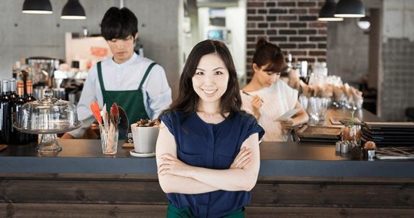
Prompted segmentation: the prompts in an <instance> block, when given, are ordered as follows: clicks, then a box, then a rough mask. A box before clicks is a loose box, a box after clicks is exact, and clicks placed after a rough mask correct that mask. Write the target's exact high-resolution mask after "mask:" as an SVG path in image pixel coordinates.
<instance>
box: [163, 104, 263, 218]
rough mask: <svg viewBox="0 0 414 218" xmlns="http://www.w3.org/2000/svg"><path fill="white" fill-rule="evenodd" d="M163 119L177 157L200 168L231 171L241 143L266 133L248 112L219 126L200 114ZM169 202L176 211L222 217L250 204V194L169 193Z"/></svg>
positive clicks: (239, 192)
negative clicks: (252, 136)
mask: <svg viewBox="0 0 414 218" xmlns="http://www.w3.org/2000/svg"><path fill="white" fill-rule="evenodd" d="M160 118H161V120H162V121H163V122H164V124H165V125H166V126H167V128H168V129H169V131H170V132H171V133H172V134H173V135H174V138H175V142H176V144H177V157H178V159H180V160H181V161H183V162H185V163H187V164H189V165H192V166H197V167H204V168H210V169H229V168H230V165H231V163H233V160H234V158H235V157H236V156H237V154H238V153H239V151H240V147H241V145H242V143H243V142H244V141H245V140H246V139H247V138H248V137H249V136H250V135H252V134H254V133H259V139H260V138H261V137H262V136H263V135H264V130H263V128H262V127H261V126H259V125H258V123H257V121H256V119H255V118H254V117H253V116H252V115H250V114H247V113H245V112H239V113H234V114H231V115H230V116H229V117H227V118H226V119H225V120H224V121H222V122H220V123H218V124H209V123H206V122H204V121H203V120H201V118H200V117H199V116H198V115H197V113H192V114H190V115H188V116H184V114H183V113H181V112H169V113H167V114H164V115H162V116H161V117H160ZM167 197H168V200H169V203H171V204H172V205H173V206H175V207H177V208H185V207H188V208H189V209H190V210H191V212H192V213H193V215H194V216H196V217H222V216H225V215H226V214H229V213H231V212H233V211H236V210H239V209H241V208H243V207H244V206H246V205H247V204H248V203H249V202H250V198H251V195H250V192H246V191H222V190H219V191H214V192H208V193H203V194H179V193H170V194H167Z"/></svg>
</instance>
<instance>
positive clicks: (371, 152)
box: [367, 149, 375, 161]
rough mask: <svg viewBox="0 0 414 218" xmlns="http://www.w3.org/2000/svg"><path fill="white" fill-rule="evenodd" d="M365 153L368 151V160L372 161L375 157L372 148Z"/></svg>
mask: <svg viewBox="0 0 414 218" xmlns="http://www.w3.org/2000/svg"><path fill="white" fill-rule="evenodd" d="M367 153H368V160H369V161H373V160H374V157H375V150H374V149H372V150H368V151H367Z"/></svg>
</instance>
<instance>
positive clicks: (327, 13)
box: [318, 0, 344, 21]
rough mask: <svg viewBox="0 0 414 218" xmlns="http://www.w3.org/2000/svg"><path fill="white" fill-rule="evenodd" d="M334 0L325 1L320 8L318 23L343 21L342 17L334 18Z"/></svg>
mask: <svg viewBox="0 0 414 218" xmlns="http://www.w3.org/2000/svg"><path fill="white" fill-rule="evenodd" d="M335 8H336V3H335V0H326V2H325V4H324V5H323V6H322V8H321V10H320V11H319V17H318V20H319V21H343V20H344V18H342V17H335V16H334V15H335Z"/></svg>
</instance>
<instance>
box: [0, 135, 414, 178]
mask: <svg viewBox="0 0 414 218" xmlns="http://www.w3.org/2000/svg"><path fill="white" fill-rule="evenodd" d="M59 143H60V144H61V146H62V148H63V149H62V151H61V152H59V153H58V154H57V155H56V156H54V157H52V156H39V154H38V153H37V152H36V150H35V147H33V146H15V147H14V146H9V148H7V149H6V150H4V151H3V152H0V162H1V163H2V167H0V174H15V175H18V174H27V173H32V174H108V175H109V174H112V175H115V176H117V177H119V176H124V177H140V178H143V177H145V178H150V179H156V178H157V174H156V172H157V171H156V164H155V158H154V157H152V158H136V157H131V156H130V155H129V150H130V149H123V148H121V146H119V148H118V153H117V155H116V156H114V157H109V156H104V155H103V154H102V153H101V147H100V141H99V140H80V139H75V140H74V139H60V140H59ZM260 151H261V167H260V175H259V179H260V180H267V179H275V178H279V177H280V178H282V177H283V178H288V177H324V178H332V179H338V178H341V179H345V180H346V179H353V178H358V177H366V178H376V177H382V178H390V179H403V178H411V179H412V178H414V170H413V169H412V165H413V163H414V162H413V161H406V160H405V161H402V160H398V161H379V160H375V161H364V160H351V159H350V158H349V156H340V155H339V154H336V153H335V146H334V145H330V144H315V143H294V142H292V143H276V142H263V143H261V144H260Z"/></svg>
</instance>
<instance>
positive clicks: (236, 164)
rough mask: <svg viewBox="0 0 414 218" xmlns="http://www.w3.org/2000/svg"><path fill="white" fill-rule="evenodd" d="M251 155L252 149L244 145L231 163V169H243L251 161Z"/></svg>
mask: <svg viewBox="0 0 414 218" xmlns="http://www.w3.org/2000/svg"><path fill="white" fill-rule="evenodd" d="M251 156H252V154H251V152H250V149H249V148H247V147H242V148H241V149H240V152H239V153H238V154H237V156H236V158H235V159H234V160H233V163H232V164H231V165H230V169H243V168H244V167H245V166H246V165H247V164H248V163H249V162H250V159H251Z"/></svg>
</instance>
